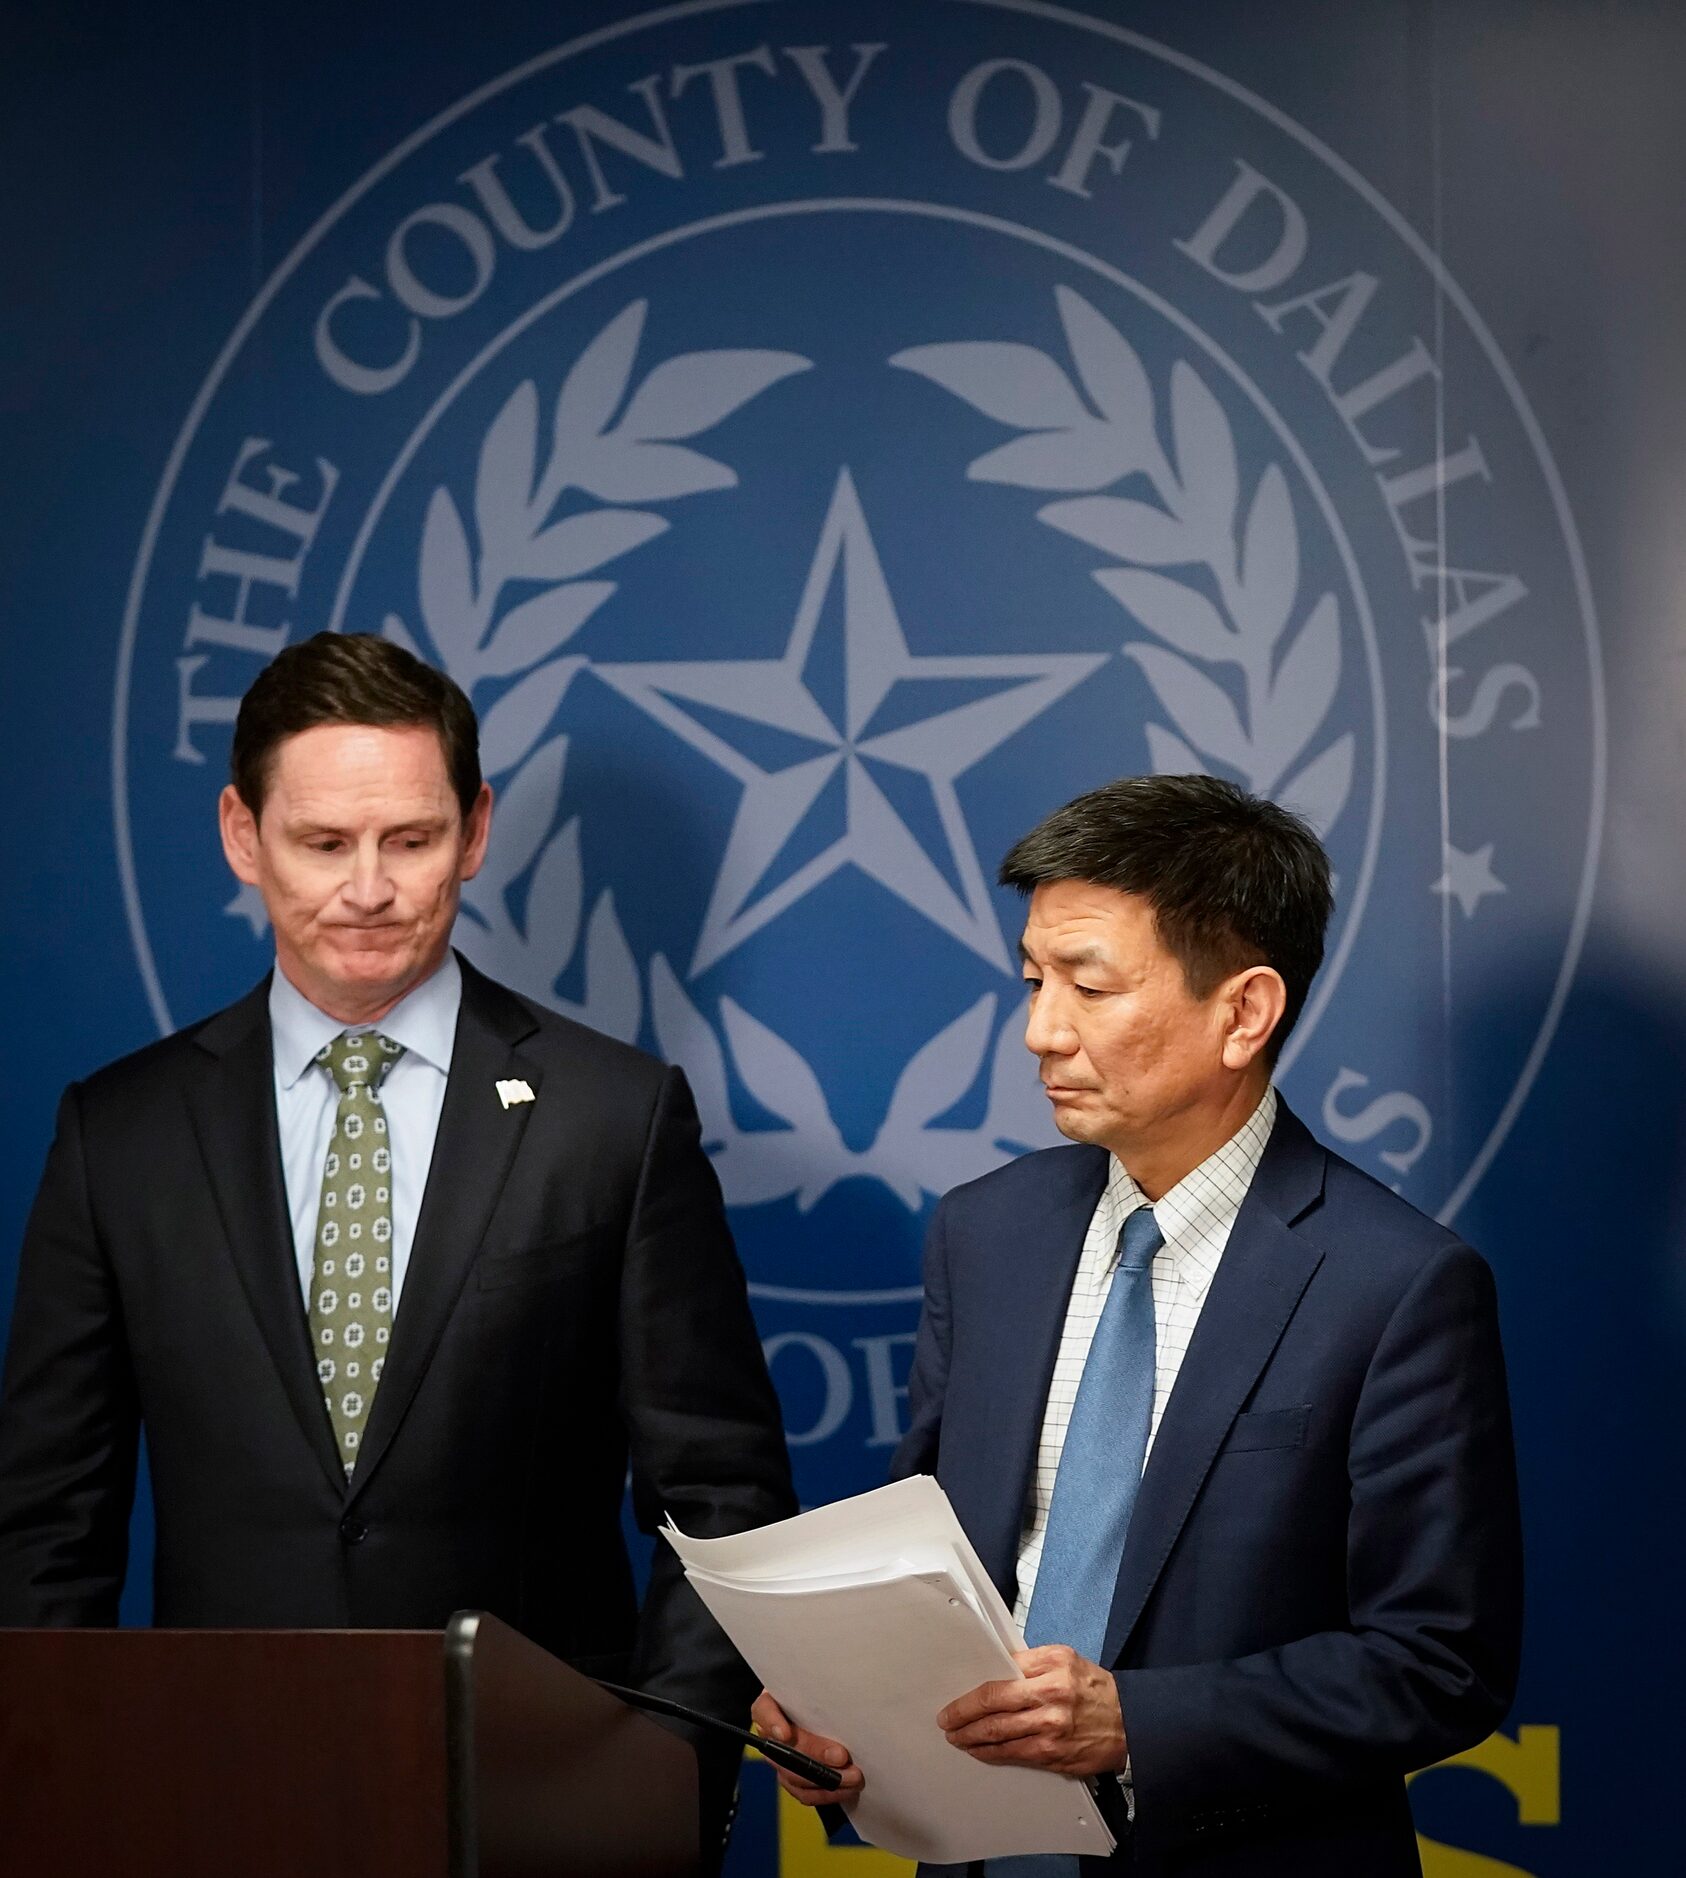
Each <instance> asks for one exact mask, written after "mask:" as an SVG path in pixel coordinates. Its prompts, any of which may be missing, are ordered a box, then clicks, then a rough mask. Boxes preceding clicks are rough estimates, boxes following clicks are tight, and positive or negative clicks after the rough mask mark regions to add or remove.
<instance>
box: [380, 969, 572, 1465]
mask: <svg viewBox="0 0 1686 1878" xmlns="http://www.w3.org/2000/svg"><path fill="white" fill-rule="evenodd" d="M459 963H460V964H461V966H462V1008H461V1010H460V1011H459V1013H458V1016H457V1029H456V1038H455V1042H454V1044H453V1046H452V1052H451V1073H450V1076H449V1078H448V1080H447V1082H446V1085H445V1104H444V1107H443V1109H442V1110H441V1111H440V1115H439V1132H438V1135H437V1136H436V1137H435V1139H434V1144H433V1159H432V1161H431V1163H430V1164H429V1167H428V1175H427V1186H426V1188H425V1189H424V1191H423V1194H422V1204H421V1214H420V1217H419V1218H418V1219H417V1222H416V1238H415V1243H414V1245H412V1246H411V1248H410V1262H409V1268H408V1270H407V1271H406V1273H405V1275H404V1286H403V1290H402V1291H401V1293H400V1294H399V1299H398V1311H397V1315H396V1317H395V1318H394V1320H393V1325H392V1343H391V1345H390V1347H389V1349H388V1352H387V1358H386V1363H385V1366H384V1368H383V1370H382V1372H381V1381H380V1387H379V1388H378V1389H377V1390H376V1392H375V1402H374V1407H373V1408H372V1409H371V1410H370V1411H369V1427H368V1431H367V1433H366V1435H365V1436H364V1441H363V1448H362V1452H361V1453H360V1454H359V1456H358V1460H357V1471H356V1473H355V1474H354V1475H353V1476H352V1480H351V1486H350V1490H349V1491H350V1494H351V1496H352V1497H355V1496H356V1495H357V1494H358V1493H360V1492H361V1491H362V1489H363V1487H364V1486H365V1485H366V1484H367V1483H368V1480H369V1478H370V1476H371V1475H372V1474H373V1473H374V1470H375V1468H376V1467H377V1466H378V1465H379V1464H380V1461H381V1457H382V1456H383V1455H384V1454H385V1453H386V1451H387V1449H388V1447H390V1445H391V1443H392V1438H393V1436H394V1435H395V1434H396V1433H397V1431H398V1427H399V1424H400V1423H401V1422H402V1421H403V1419H404V1415H405V1413H406V1412H407V1410H408V1409H409V1406H410V1404H411V1402H412V1401H413V1400H414V1398H415V1393H416V1390H417V1388H418V1386H419V1385H420V1383H421V1379H422V1377H423V1375H424V1374H425V1373H426V1370H427V1366H428V1363H429V1362H430V1361H431V1359H432V1356H433V1352H434V1350H435V1349H436V1348H437V1347H438V1344H439V1339H440V1336H441V1335H442V1334H443V1332H444V1329H445V1325H446V1322H447V1321H448V1320H449V1318H450V1315H451V1311H452V1309H453V1307H454V1306H455V1304H456V1301H457V1297H458V1295H459V1294H460V1292H461V1290H462V1287H463V1281H464V1279H465V1278H466V1277H467V1276H468V1270H469V1267H470V1266H471V1265H472V1264H473V1262H474V1255H475V1254H476V1253H477V1252H478V1251H479V1249H480V1241H481V1239H482V1238H483V1237H484V1235H485V1231H486V1227H487V1225H488V1223H489V1222H490V1220H491V1216H492V1209H493V1208H494V1207H495V1206H496V1205H497V1202H498V1197H499V1195H500V1194H501V1193H502V1192H503V1186H504V1181H505V1179H506V1177H507V1175H508V1173H509V1169H510V1165H511V1163H512V1162H513V1161H514V1159H515V1152H516V1149H517V1148H518V1147H519V1146H520V1145H521V1138H522V1136H523V1135H524V1134H525V1133H526V1129H527V1123H528V1118H529V1116H530V1115H531V1114H532V1111H533V1109H534V1107H535V1106H536V1103H531V1102H524V1103H519V1104H517V1105H516V1106H515V1107H514V1108H508V1109H506V1108H505V1107H504V1106H503V1103H502V1102H501V1100H500V1099H499V1096H498V1092H497V1085H498V1083H499V1082H500V1081H506V1080H512V1079H519V1080H521V1081H523V1082H525V1083H526V1084H527V1085H528V1087H529V1088H530V1089H531V1090H532V1091H533V1094H534V1095H535V1096H536V1097H539V1098H540V1099H541V1100H542V1095H541V1091H540V1084H541V1082H542V1081H543V1072H542V1071H541V1070H540V1068H539V1066H538V1064H537V1063H535V1062H534V1061H533V1060H532V1059H531V1058H530V1057H525V1056H523V1055H521V1053H520V1051H519V1049H518V1047H517V1046H518V1045H519V1044H520V1043H521V1042H522V1040H523V1039H525V1038H527V1037H530V1036H531V1035H532V1034H533V1032H534V1031H535V1030H536V1029H537V1028H538V1026H537V1024H536V1023H535V1021H534V1019H533V1017H532V1014H531V1013H530V1012H529V1011H528V1009H527V1007H526V1006H525V1005H524V1004H522V1003H521V1001H520V1000H519V999H518V998H517V997H515V996H514V995H513V994H512V993H511V992H508V991H506V990H505V989H504V988H503V987H502V986H501V985H498V984H495V983H493V981H492V980H491V979H489V978H486V977H484V976H482V975H481V973H479V972H477V971H476V970H475V969H474V967H473V966H472V965H470V964H469V963H468V961H467V960H466V959H459Z"/></svg>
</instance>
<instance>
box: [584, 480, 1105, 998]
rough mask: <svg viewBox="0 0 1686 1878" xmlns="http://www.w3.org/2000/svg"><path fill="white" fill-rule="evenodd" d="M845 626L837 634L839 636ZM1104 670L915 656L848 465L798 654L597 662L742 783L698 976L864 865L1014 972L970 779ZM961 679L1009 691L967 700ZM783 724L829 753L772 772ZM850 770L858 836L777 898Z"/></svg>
mask: <svg viewBox="0 0 1686 1878" xmlns="http://www.w3.org/2000/svg"><path fill="white" fill-rule="evenodd" d="M839 584H840V587H841V593H840V598H841V601H842V604H841V607H832V608H830V609H829V610H828V609H827V606H826V601H827V597H828V595H830V593H831V592H832V590H833V588H834V586H837V585H839ZM822 618H825V619H827V620H830V621H836V620H840V622H841V624H840V631H841V636H842V674H843V682H842V700H841V709H837V708H835V707H834V708H831V709H828V708H827V706H826V704H824V703H822V701H821V697H820V696H819V695H817V694H816V691H815V688H814V685H815V682H817V680H816V677H815V673H816V666H817V657H816V638H817V637H818V636H820V627H821V621H822ZM835 630H839V628H838V627H837V626H835V625H828V627H827V631H828V632H831V631H835ZM824 649H826V648H824V646H823V644H822V646H821V648H820V650H824ZM1105 662H1106V655H1105V654H1089V653H1054V654H1042V653H1036V654H1029V653H1027V654H1017V653H1013V654H1005V653H996V654H985V653H978V654H957V655H954V656H947V657H928V656H924V655H920V654H916V653H913V652H910V651H909V650H908V646H907V640H906V639H905V638H904V637H903V634H902V629H901V623H900V621H899V620H898V619H897V617H896V608H895V603H894V601H893V600H892V599H891V597H890V589H889V586H888V584H887V582H886V581H885V578H884V570H883V568H882V567H881V566H880V564H879V560H878V552H877V549H876V548H875V547H874V546H873V541H872V534H871V531H870V530H869V529H868V527H867V521H866V515H865V513H864V511H863V510H862V508H861V504H860V498H859V497H858V496H857V494H856V493H855V485H854V481H853V479H852V478H851V476H850V475H849V472H848V471H847V470H846V469H845V470H843V471H841V472H840V473H839V476H838V479H837V486H836V489H835V491H834V493H833V495H832V498H831V505H830V507H829V508H828V509H827V511H826V516H825V521H824V523H823V525H822V527H821V529H820V539H819V546H818V548H817V550H816V551H815V554H814V560H813V564H812V566H811V568H810V569H809V573H808V578H807V582H806V584H805V586H804V588H803V592H802V599H801V603H800V604H799V606H798V607H797V611H796V622H795V626H794V629H793V630H792V632H791V636H790V643H789V644H788V645H787V646H786V648H785V650H784V653H783V656H782V657H780V658H776V659H739V660H727V659H714V660H706V661H705V660H680V661H674V662H668V663H652V664H609V665H596V666H593V668H592V669H593V670H594V671H595V672H596V674H597V676H598V677H599V678H601V679H603V680H604V682H605V683H607V684H610V685H612V686H613V687H614V688H615V690H616V691H618V692H619V693H620V694H621V695H622V696H623V697H625V698H627V699H628V700H630V701H631V702H632V703H633V704H636V705H637V706H638V707H639V709H640V710H642V711H645V712H647V713H648V714H649V716H651V717H652V718H654V719H655V720H656V721H657V722H658V723H660V724H663V725H665V726H666V728H667V729H669V730H671V731H672V732H673V733H674V735H675V736H678V737H682V738H683V739H684V740H685V742H686V743H688V744H690V745H691V747H692V748H693V749H695V750H698V751H700V752H701V753H702V754H703V755H704V756H706V757H708V758H709V759H710V760H711V761H712V762H714V763H716V764H718V765H719V766H720V768H721V769H723V770H725V771H726V772H727V773H728V774H729V775H730V776H732V777H734V778H736V780H737V781H738V782H739V783H740V784H741V785H742V787H743V794H742V797H741V799H740V801H739V803H738V809H737V814H736V817H735V819H734V821H733V824H732V831H731V834H730V836H729V837H728V838H727V842H726V849H725V854H724V857H723V858H722V861H721V864H720V871H719V874H718V875H717V876H716V878H715V882H714V892H713V895H712V896H711V898H710V900H709V904H708V910H707V912H706V913H705V914H704V916H703V925H702V931H701V934H700V935H699V937H698V939H697V945H696V951H695V953H694V955H693V957H692V959H691V967H690V975H691V976H692V977H695V976H697V974H698V973H700V972H703V971H706V970H707V969H708V967H709V966H711V965H713V964H716V963H717V962H718V961H719V960H720V959H722V958H724V957H725V956H726V954H727V953H729V952H730V951H732V949H733V948H734V947H736V946H738V945H741V944H742V943H743V941H744V940H746V939H748V938H749V937H750V936H751V934H753V933H756V932H759V931H760V930H761V929H762V928H763V927H764V926H766V925H768V924H769V923H770V922H772V921H773V920H775V919H777V918H778V917H779V915H780V914H782V913H785V912H787V911H789V909H790V908H791V907H792V906H794V905H795V904H796V903H797V902H798V901H799V900H800V899H802V898H803V896H804V895H806V894H808V893H810V892H811V891H812V890H813V889H814V888H815V887H817V886H819V885H820V884H821V883H822V882H823V881H826V880H828V879H830V878H831V876H832V875H833V874H835V873H836V872H837V871H838V870H839V869H840V868H842V867H844V866H846V865H848V864H850V863H853V865H854V866H855V867H857V868H858V869H859V870H860V871H861V872H862V873H863V874H865V875H867V876H868V877H869V878H870V879H872V880H875V881H877V882H878V883H879V885H881V886H883V887H885V888H887V889H888V890H889V891H890V892H891V893H893V894H894V895H895V896H896V897H897V898H898V899H899V900H901V901H903V902H904V903H905V904H906V905H908V906H910V907H912V908H913V909H914V911H915V912H917V913H920V914H922V915H923V916H924V917H925V918H926V919H928V920H930V921H932V922H933V924H935V925H937V926H940V927H941V928H942V930H943V931H944V932H946V933H948V934H949V935H950V936H951V937H953V938H955V939H957V940H958V941H959V942H960V943H961V944H962V945H965V946H969V947H970V948H971V949H972V951H974V952H976V953H977V954H978V955H979V957H980V958H983V959H986V960H988V962H989V963H990V964H992V965H995V966H999V967H1000V969H1001V970H1002V971H1003V972H1009V973H1010V972H1011V971H1012V969H1013V968H1012V965H1011V962H1010V960H1009V958H1008V953H1007V948H1006V946H1005V944H1004V943H1003V941H1002V937H1001V928H1000V925H999V923H998V921H997V919H996V916H995V909H994V907H993V906H992V905H991V903H990V897H989V887H988V885H987V883H986V881H985V879H984V875H983V870H982V869H981V868H980V867H979V865H978V857H977V850H976V849H975V848H974V846H973V844H972V837H971V834H970V832H969V830H968V829H967V826H966V820H965V817H964V815H963V814H962V813H961V809H960V803H959V799H958V798H957V796H956V795H955V790H954V784H955V779H956V778H957V777H959V776H962V775H964V774H965V772H966V771H967V770H969V769H970V768H971V767H972V766H973V765H974V764H975V763H978V762H979V761H981V760H982V759H983V758H984V757H986V756H987V755H988V754H989V753H990V752H991V751H992V750H994V749H995V748H997V746H998V745H1000V744H1003V743H1005V742H1006V741H1007V739H1008V738H1009V737H1011V736H1013V735H1014V734H1015V733H1016V732H1018V731H1020V730H1022V729H1023V728H1024V726H1025V725H1026V724H1028V723H1030V721H1031V720H1032V719H1033V718H1035V717H1037V716H1039V715H1040V714H1041V713H1042V712H1043V711H1045V710H1047V708H1048V707H1049V706H1050V705H1051V704H1053V703H1054V702H1055V700H1056V699H1058V698H1061V697H1063V696H1064V695H1065V694H1066V693H1067V692H1068V691H1070V690H1071V689H1072V688H1073V686H1075V685H1078V684H1080V683H1081V682H1082V681H1083V680H1084V679H1085V678H1087V677H1088V676H1089V674H1090V673H1091V672H1093V671H1094V670H1095V669H1096V667H1098V666H1100V665H1102V664H1104V663H1105ZM933 680H936V681H942V683H941V685H940V688H939V687H933V689H936V690H938V696H937V698H936V699H935V700H934V702H933V706H932V709H931V710H930V712H929V714H928V715H926V716H924V717H921V718H918V719H917V720H914V721H909V720H908V718H907V717H906V716H905V715H899V716H898V717H897V718H896V720H895V721H894V722H893V723H886V722H884V721H883V720H884V718H885V715H886V713H885V712H884V707H885V705H886V703H887V702H888V701H889V699H890V697H891V694H892V693H893V692H895V691H896V690H897V689H898V688H899V687H900V686H902V685H904V684H913V685H920V684H926V683H929V682H930V681H933ZM956 680H960V681H970V682H971V683H972V684H974V685H976V684H979V683H987V684H990V685H992V686H993V689H991V690H990V691H989V692H988V694H987V695H985V696H982V697H973V698H970V699H968V700H967V701H965V702H961V703H958V704H956V703H954V702H953V693H954V691H955V689H956V687H955V684H954V681H956ZM822 689H823V687H822ZM875 721H876V722H877V723H878V725H879V727H878V728H876V729H875V728H874V724H875ZM737 726H742V727H743V729H742V731H741V732H737V730H736V727H737ZM757 727H759V729H757ZM769 730H771V731H779V732H783V733H785V734H786V736H788V737H791V738H794V739H798V740H800V742H801V743H803V744H806V745H810V746H814V747H815V753H814V754H812V755H800V754H797V753H792V756H791V760H790V761H789V762H787V763H783V764H779V763H776V762H774V763H773V764H772V765H771V766H769V763H768V760H767V753H766V751H765V749H764V748H763V747H762V746H764V745H765V743H766V742H767V741H768V738H767V736H766V732H767V731H769ZM752 750H753V751H755V752H756V754H754V755H752V754H750V752H751V751H752ZM839 776H841V779H842V783H841V798H842V800H841V807H842V823H843V829H842V833H841V834H837V835H835V836H834V838H833V839H831V840H830V841H829V842H827V843H825V844H824V845H823V846H821V847H820V848H819V851H818V852H816V853H810V854H809V855H808V856H807V858H806V859H804V860H802V861H801V863H800V865H797V866H795V867H794V869H793V870H792V871H790V872H787V873H785V874H783V875H777V876H776V878H775V879H774V880H773V882H772V883H771V884H770V885H767V886H766V887H765V888H764V889H763V887H762V883H763V882H764V881H766V879H767V876H768V875H769V874H770V873H776V865H775V864H776V863H777V862H778V861H779V859H780V857H781V855H784V854H785V852H786V850H787V849H788V848H790V847H791V845H792V844H793V843H796V842H798V840H799V837H804V835H805V834H811V833H812V832H813V831H812V828H811V827H810V826H809V824H810V821H811V818H813V817H815V816H816V815H817V814H818V813H819V812H820V805H821V799H822V796H824V795H826V793H827V791H828V785H831V784H832V782H833V779H834V778H837V777H839ZM910 781H911V782H912V783H913V784H914V786H915V787H916V788H922V789H923V790H924V791H925V792H927V795H926V797H925V798H924V800H923V801H922V802H921V805H920V806H922V807H928V808H929V810H930V811H931V812H930V814H929V815H923V814H920V815H916V816H914V820H916V821H917V822H918V825H919V829H920V832H918V833H916V832H915V829H914V827H913V826H912V825H910V820H909V813H908V812H906V811H905V810H904V809H903V808H898V807H897V806H896V798H898V797H901V796H902V794H903V791H904V789H905V788H906V787H907V785H908V784H909V782H910ZM758 890H760V891H758Z"/></svg>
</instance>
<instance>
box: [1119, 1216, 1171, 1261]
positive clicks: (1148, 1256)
mask: <svg viewBox="0 0 1686 1878" xmlns="http://www.w3.org/2000/svg"><path fill="white" fill-rule="evenodd" d="M1164 1243H1165V1235H1164V1234H1163V1233H1162V1232H1161V1231H1160V1230H1159V1222H1158V1220H1156V1219H1155V1218H1154V1217H1153V1208H1152V1207H1151V1206H1138V1207H1137V1208H1136V1210H1135V1212H1133V1213H1132V1214H1131V1215H1130V1217H1129V1218H1128V1219H1127V1220H1125V1222H1124V1230H1123V1231H1122V1232H1121V1233H1120V1234H1119V1235H1118V1263H1119V1264H1120V1265H1121V1266H1122V1267H1123V1268H1124V1270H1125V1271H1127V1272H1142V1271H1146V1270H1147V1269H1148V1267H1149V1266H1150V1265H1151V1264H1152V1263H1153V1255H1154V1253H1156V1252H1157V1251H1158V1250H1159V1248H1160V1247H1161V1246H1162V1245H1163V1244H1164Z"/></svg>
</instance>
